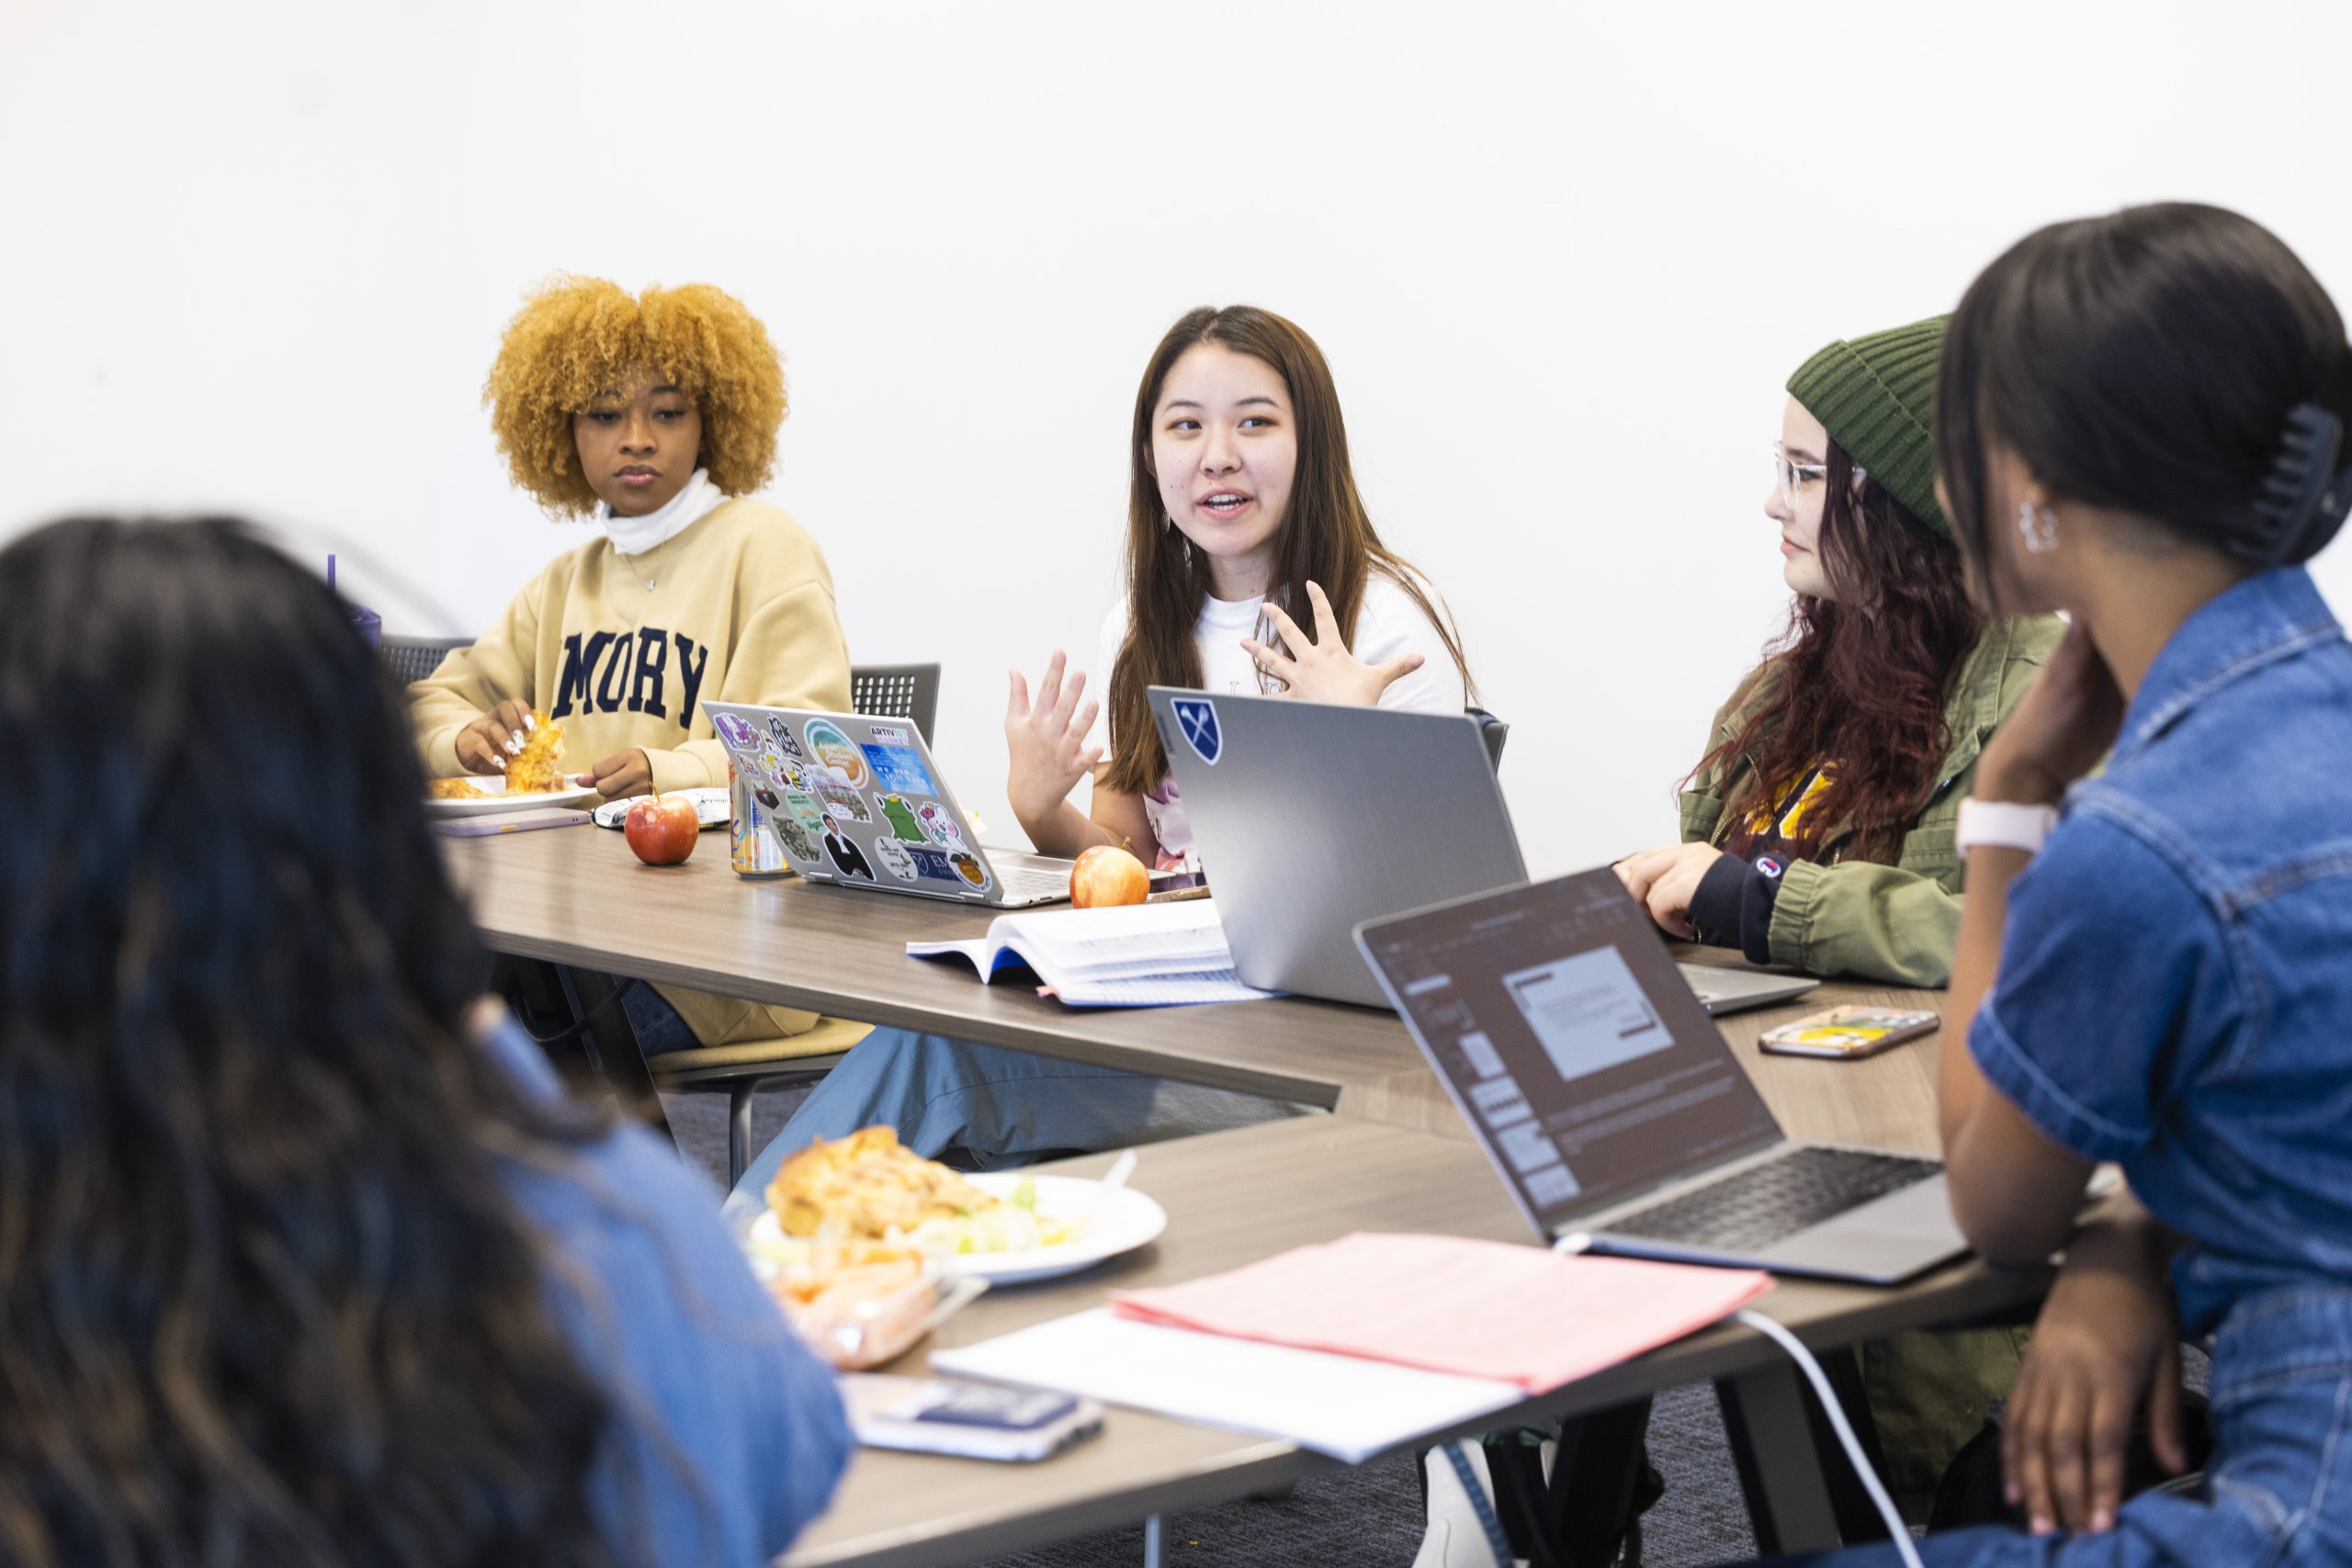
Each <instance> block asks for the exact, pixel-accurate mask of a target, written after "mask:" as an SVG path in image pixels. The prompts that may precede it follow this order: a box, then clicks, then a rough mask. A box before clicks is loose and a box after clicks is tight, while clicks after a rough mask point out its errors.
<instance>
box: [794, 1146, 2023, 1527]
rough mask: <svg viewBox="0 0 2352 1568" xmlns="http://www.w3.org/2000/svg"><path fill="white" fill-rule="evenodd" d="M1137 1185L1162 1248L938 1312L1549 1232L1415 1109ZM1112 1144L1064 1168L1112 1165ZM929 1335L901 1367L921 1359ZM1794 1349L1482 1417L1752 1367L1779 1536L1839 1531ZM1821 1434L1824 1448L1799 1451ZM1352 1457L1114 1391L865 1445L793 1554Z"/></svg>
mask: <svg viewBox="0 0 2352 1568" xmlns="http://www.w3.org/2000/svg"><path fill="white" fill-rule="evenodd" d="M1141 1153H1142V1161H1141V1163H1140V1164H1139V1165H1138V1166H1137V1168H1136V1174H1135V1185H1136V1187H1137V1188H1138V1189H1139V1190H1143V1191H1146V1192H1148V1193H1150V1194H1151V1196H1152V1197H1154V1198H1155V1199H1157V1200H1159V1202H1160V1203H1161V1205H1162V1206H1164V1207H1165V1208H1166V1209H1167V1211H1168V1230H1167V1232H1166V1234H1165V1235H1162V1236H1161V1237H1160V1238H1159V1241H1158V1242H1156V1243H1154V1244H1153V1245H1152V1246H1150V1247H1145V1248H1142V1249H1141V1250H1139V1251H1137V1252H1135V1253H1131V1254H1129V1255H1127V1256H1126V1257H1125V1258H1118V1259H1114V1260H1113V1261H1112V1262H1110V1263H1107V1264H1104V1265H1102V1266H1100V1267H1098V1268H1096V1269H1091V1270H1089V1271H1088V1272H1087V1273H1085V1274H1083V1275H1080V1276H1076V1277H1074V1278H1072V1279H1070V1280H1063V1281H1055V1282H1046V1283H1041V1284H1038V1285H1033V1286H1025V1287H1016V1288H1012V1289H1006V1290H999V1291H994V1292H989V1294H987V1295H984V1296H982V1297H981V1298H980V1299H979V1301H978V1302H977V1303H974V1304H973V1305H972V1306H971V1307H969V1308H967V1310H966V1311H965V1312H964V1313H962V1314H959V1315H958V1316H956V1318H953V1319H951V1320H950V1321H949V1322H948V1323H947V1324H945V1325H943V1326H942V1327H941V1328H940V1330H939V1331H938V1335H937V1341H938V1343H940V1344H944V1345H965V1344H970V1343H972V1342H974V1341H976V1340H979V1339H987V1338H992V1337H995V1336H997V1335H1000V1334H1005V1333H1010V1332H1011V1331H1012V1330H1013V1329H1016V1328H1022V1327H1025V1326H1027V1325H1030V1324H1033V1323H1036V1322H1040V1321H1042V1320H1044V1319H1046V1318H1052V1317H1059V1316H1062V1315H1064V1314H1069V1313H1073V1312H1080V1311H1082V1310H1084V1309H1086V1308H1089V1307H1091V1306H1095V1305H1098V1304H1100V1303H1101V1301H1102V1298H1103V1292H1105V1291H1107V1290H1111V1289H1114V1288H1115V1289H1123V1290H1124V1289H1134V1288H1137V1287H1140V1286H1146V1285H1159V1284H1170V1283H1174V1282H1176V1281H1179V1280H1190V1279H1195V1278H1198V1277H1199V1276H1201V1275H1203V1274H1209V1273H1215V1272H1217V1271H1219V1270H1222V1269H1231V1268H1236V1267H1238V1266H1239V1265H1241V1264H1244V1263H1248V1262H1252V1261H1254V1260H1256V1259H1258V1258H1264V1257H1267V1256H1269V1255H1271V1254H1272V1253H1275V1252H1279V1251H1282V1250H1283V1249H1285V1248H1288V1247H1297V1246H1302V1245H1305V1244H1306V1243H1310V1242H1317V1241H1329V1240H1331V1239H1333V1238H1335V1237H1337V1236H1340V1235H1345V1234H1346V1233H1348V1232H1350V1231H1352V1230H1369V1229H1385V1230H1402V1231H1436V1232H1444V1233H1449V1234H1452V1235H1469V1236H1480V1237H1485V1238H1487V1239H1490V1240H1496V1241H1512V1242H1523V1243H1529V1244H1532V1242H1533V1240H1534V1235H1533V1233H1532V1231H1531V1230H1530V1229H1529V1228H1528V1225H1527V1224H1526V1222H1525V1221H1524V1220H1522V1219H1521V1218H1520V1216H1519V1213H1518V1212H1517V1211H1516V1210H1515V1209H1513V1208H1512V1207H1511V1205H1510V1201H1509V1199H1507V1198H1506V1197H1505V1196H1504V1193H1503V1189H1502V1186H1501V1183H1500V1182H1499V1181H1498V1179H1496V1176H1495V1173H1494V1171H1493V1169H1492V1168H1490V1167H1489V1166H1488V1165H1487V1161H1486V1159H1485V1157H1484V1156H1482V1155H1481V1154H1480V1153H1479V1152H1478V1150H1477V1149H1476V1147H1475V1146H1474V1145H1470V1144H1468V1143H1465V1142H1461V1141H1458V1140H1454V1139H1450V1138H1440V1137H1436V1136H1433V1135H1431V1134H1426V1133H1416V1132H1412V1131H1409V1130H1408V1129H1405V1128H1399V1127H1385V1126H1380V1125H1377V1124H1375V1123H1371V1122H1353V1121H1347V1120H1343V1119H1340V1118H1336V1117H1328V1116H1308V1117H1296V1118H1292V1119H1290V1120H1286V1121H1283V1122H1269V1123H1266V1124H1263V1125H1261V1126H1256V1127H1248V1128H1243V1129H1241V1130H1239V1131H1237V1132H1231V1133H1218V1134H1211V1135H1208V1136H1205V1137H1199V1138H1186V1139H1182V1140H1181V1141H1179V1142H1176V1143H1171V1144H1156V1145H1151V1146H1150V1147H1148V1148H1146V1149H1144V1150H1142V1151H1141ZM1107 1163H1108V1161H1107V1157H1106V1156H1095V1157H1091V1158H1088V1159H1083V1160H1072V1161H1069V1162H1066V1163H1064V1164H1062V1165H1058V1166H1055V1167H1051V1168H1052V1169H1057V1170H1067V1171H1069V1172H1071V1173H1074V1174H1079V1175H1090V1176H1091V1175H1095V1174H1098V1173H1099V1172H1100V1171H1101V1170H1102V1168H1103V1166H1104V1165H1105V1164H1107ZM2046 1283H2047V1281H2046V1279H2045V1278H2044V1277H2043V1276H2041V1275H2040V1274H2038V1273H2023V1274H2020V1273H2014V1272H2004V1271H2000V1270H1996V1269H1987V1268H1985V1266H1983V1265H1982V1264H1979V1263H1975V1262H1973V1261H1971V1262H1963V1263H1959V1264H1955V1265H1953V1266H1951V1267H1950V1268H1947V1269H1941V1270H1939V1271H1938V1272H1937V1273H1935V1274H1932V1275H1930V1276H1928V1278H1927V1279H1925V1280H1920V1281H1917V1282H1915V1283H1914V1284H1912V1285H1909V1286H1906V1287H1905V1288H1903V1289H1900V1290H1880V1289H1874V1288H1870V1287H1864V1286H1844V1285H1827V1284H1818V1283H1811V1282H1806V1281H1800V1280H1790V1281H1787V1282H1784V1283H1782V1284H1781V1285H1780V1286H1779V1287H1778V1288H1776V1289H1775V1290H1774V1291H1773V1292H1772V1293H1771V1294H1770V1295H1769V1296H1767V1297H1766V1298H1765V1299H1764V1301H1763V1303H1761V1306H1762V1310H1764V1311H1766V1312H1769V1313H1770V1314H1771V1315H1772V1316H1773V1317H1775V1318H1778V1319H1779V1320H1780V1321H1781V1322H1783V1323H1785V1324H1787V1325H1790V1326H1791V1327H1792V1328H1794V1329H1796V1330H1797V1332H1798V1333H1799V1334H1800V1335H1801V1336H1802V1337H1804V1338H1805V1339H1806V1340H1808V1341H1809V1342H1812V1343H1814V1344H1816V1345H1822V1346H1832V1345H1841V1344H1847V1343H1850V1342H1852V1341H1854V1340H1856V1339H1860V1338H1867V1337H1875V1336H1878V1335H1882V1334H1887V1333H1893V1332H1895V1331H1897V1330H1901V1329H1905V1328H1915V1327H1919V1326H1923V1325H1928V1324H1931V1323H1936V1322H1940V1321H1945V1320H1949V1319H1951V1318H1953V1317H1956V1316H1962V1315H1967V1314H1978V1313H1984V1312H1990V1311H1995V1310H1998V1309H2001V1308H2004V1307H2007V1306H2010V1305H2013V1304H2015V1303H2020V1302H2026V1301H2030V1300H2032V1299H2034V1298H2035V1297H2037V1296H2038V1295H2039V1294H2040V1293H2041V1291H2042V1289H2043V1288H2044V1287H2045V1285H2046ZM927 1359H928V1358H927V1355H926V1352H925V1350H924V1349H918V1350H916V1351H914V1352H911V1353H910V1354H909V1355H908V1356H906V1357H904V1358H901V1359H900V1360H899V1362H898V1363H896V1364H894V1365H893V1366H892V1367H891V1368H890V1369H889V1370H890V1371H922V1369H923V1368H924V1367H925V1365H926V1364H927ZM1787 1367H1788V1363H1787V1361H1786V1360H1785V1359H1784V1358H1783V1357H1782V1356H1781V1352H1780V1350H1778V1349H1777V1348H1774V1347H1772V1346H1771V1345H1770V1343H1769V1342H1767V1341H1766V1340H1765V1339H1764V1338H1763V1337H1762V1336H1760V1335H1758V1334H1756V1333H1755V1332H1753V1331H1751V1330H1749V1329H1746V1328H1742V1327H1739V1326H1737V1325H1728V1326H1723V1327H1717V1328H1713V1329H1710V1330H1708V1331H1706V1332H1704V1333H1702V1334H1697V1335H1693V1336H1691V1337H1689V1338H1686V1339H1682V1340H1678V1341H1677V1342H1675V1343H1674V1344H1672V1345H1668V1346H1666V1347H1664V1348H1660V1349H1658V1350H1656V1351H1654V1352H1652V1353H1651V1354H1649V1355H1647V1356H1645V1357H1643V1358H1641V1359H1638V1360H1635V1361H1630V1362H1627V1363H1624V1364H1623V1365H1621V1366H1617V1367H1612V1368H1611V1369H1609V1370H1608V1371H1603V1372H1600V1373H1597V1374H1595V1375H1594V1376H1592V1377H1589V1378H1584V1379H1580V1380H1579V1381H1577V1382H1575V1383H1572V1384H1570V1385H1569V1386H1567V1387H1566V1388H1565V1389H1562V1390H1559V1391H1557V1392H1556V1393H1552V1394H1549V1395H1545V1396H1543V1397H1541V1398H1538V1399H1535V1400H1532V1401H1530V1402H1529V1403H1528V1404H1527V1405H1525V1406H1523V1407H1521V1409H1519V1410H1515V1411H1508V1412H1504V1413H1502V1414H1500V1415H1497V1416H1487V1417H1483V1418H1481V1419H1480V1420H1479V1421H1478V1422H1477V1423H1476V1427H1477V1428H1479V1429H1485V1428H1489V1427H1498V1426H1504V1425H1508V1424H1510V1423H1511V1422H1512V1421H1514V1420H1519V1419H1526V1418H1532V1417H1533V1416H1538V1415H1543V1414H1555V1415H1577V1414H1581V1413H1585V1412H1589V1411H1597V1410H1603V1409H1608V1408H1610V1407H1612V1406H1614V1405H1618V1404H1624V1403H1625V1402H1627V1401H1629V1400H1632V1399H1636V1398H1639V1397H1641V1396H1643V1395H1645V1394H1649V1393H1657V1392H1658V1391H1660V1390H1663V1389H1668V1388H1673V1387H1678V1386H1679V1385H1681V1384H1684V1383H1689V1382H1702V1381H1706V1380H1711V1379H1712V1380H1720V1381H1727V1382H1732V1383H1734V1384H1736V1385H1737V1386H1738V1388H1739V1390H1740V1397H1739V1398H1738V1399H1737V1400H1736V1402H1727V1405H1726V1408H1727V1410H1731V1409H1732V1408H1733V1407H1734V1406H1735V1405H1736V1411H1737V1414H1736V1415H1735V1416H1734V1418H1735V1419H1738V1420H1745V1421H1746V1422H1747V1424H1748V1426H1749V1427H1750V1428H1751V1429H1752V1431H1753V1432H1755V1433H1756V1434H1758V1435H1757V1436H1755V1437H1754V1438H1751V1441H1752V1444H1753V1446H1754V1447H1755V1448H1756V1450H1758V1455H1759V1458H1760V1459H1762V1460H1763V1461H1765V1462H1766V1463H1767V1464H1768V1465H1769V1466H1772V1467H1774V1468H1773V1469H1772V1471H1771V1472H1770V1473H1768V1474H1767V1475H1766V1476H1764V1477H1762V1478H1761V1479H1762V1480H1763V1482H1764V1483H1765V1486H1766V1488H1767V1490H1768V1491H1769V1492H1770V1493H1771V1497H1770V1501H1769V1503H1768V1504H1767V1506H1768V1507H1770V1508H1771V1509H1773V1510H1776V1517H1775V1518H1774V1527H1775V1529H1777V1533H1778V1534H1779V1535H1780V1537H1781V1544H1782V1545H1783V1546H1784V1547H1786V1546H1792V1545H1798V1544H1804V1543H1807V1542H1811V1543H1813V1544H1830V1543H1832V1542H1833V1541H1834V1540H1835V1536H1834V1531H1833V1530H1832V1529H1831V1527H1829V1526H1828V1525H1827V1523H1826V1518H1825V1517H1824V1516H1823V1515H1821V1514H1820V1513H1819V1512H1818V1510H1819V1509H1820V1508H1822V1507H1824V1506H1826V1505H1825V1504H1822V1503H1819V1502H1816V1501H1809V1500H1808V1499H1807V1498H1806V1497H1805V1495H1804V1486H1805V1484H1806V1483H1807V1481H1808V1479H1810V1480H1811V1481H1812V1483H1814V1484H1815V1485H1817V1483H1818V1477H1817V1475H1816V1476H1814V1477H1811V1478H1808V1477H1807V1476H1805V1475H1804V1473H1803V1465H1804V1461H1805V1460H1806V1458H1807V1455H1808V1453H1809V1450H1810V1444H1809V1443H1807V1442H1805V1441H1804V1440H1803V1439H1802V1438H1800V1440H1799V1441H1798V1442H1797V1443H1796V1444H1795V1445H1794V1450H1792V1448H1791V1446H1790V1445H1789V1444H1788V1443H1787V1442H1786V1441H1785V1438H1771V1439H1767V1438H1764V1437H1763V1436H1762V1435H1761V1434H1763V1433H1764V1432H1765V1431H1767V1430H1770V1431H1772V1432H1776V1433H1782V1434H1784V1433H1785V1432H1786V1431H1787V1430H1789V1429H1790V1428H1789V1427H1788V1426H1787V1425H1786V1424H1787V1423H1789V1422H1791V1421H1792V1420H1793V1422H1794V1430H1796V1431H1797V1432H1799V1433H1802V1432H1803V1430H1804V1422H1803V1419H1802V1417H1801V1416H1799V1415H1798V1414H1797V1412H1796V1409H1795V1406H1794V1404H1793V1401H1794V1400H1795V1398H1796V1393H1795V1383H1794V1381H1793V1379H1792V1377H1791V1375H1790V1373H1789V1372H1788V1371H1787ZM1796 1450H1804V1451H1796ZM1333 1462H1335V1461H1329V1460H1327V1459H1323V1458H1321V1457H1319V1456H1317V1455H1315V1454H1311V1453H1307V1452H1306V1451H1304V1450H1299V1449H1296V1448H1295V1447H1293V1446H1292V1445H1290V1444H1289V1443H1285V1442H1281V1441H1277V1440H1272V1439H1269V1438H1253V1437H1245V1436H1241V1435H1238V1434H1235V1433H1229V1432H1218V1431H1214V1430H1211V1429H1209V1428H1206V1427H1195V1426H1192V1425H1190V1424H1187V1423H1184V1422H1181V1421H1175V1420H1170V1419H1168V1418H1166V1417H1163V1416H1152V1415H1148V1414H1145V1413H1142V1412H1139V1411H1131V1410H1114V1411H1112V1412H1111V1413H1110V1415H1109V1417H1108V1419H1107V1422H1106V1425H1105V1427H1104V1430H1103V1436H1102V1437H1100V1438H1096V1439H1095V1440H1093V1441H1091V1442H1088V1443H1084V1444H1081V1445H1080V1446H1079V1447H1077V1448H1075V1449H1072V1450H1069V1451H1068V1452H1065V1453H1063V1454H1061V1455H1059V1456H1057V1457H1056V1458H1054V1459H1051V1460H1047V1461H1044V1462H1042V1463H1039V1464H1034V1465H988V1464H979V1463H975V1462H971V1461H960V1460H952V1459H941V1458H934V1457H929V1456H923V1455H915V1454H899V1453H888V1452H881V1451H876V1450H861V1451H860V1452H859V1453H858V1454H857V1456H856V1457H855V1459H854V1460H853V1461H851V1465H850V1469H849V1473H848V1475H847V1476H846V1478H845V1479H844V1480H843V1482H842V1488H841V1491H840V1493H839V1494H838V1495H837V1496H836V1497H835V1499H834V1503H833V1506H832V1508H831V1510H830V1511H829V1512H828V1513H826V1514H825V1515H824V1517H821V1518H820V1519H819V1520H818V1521H817V1522H816V1523H815V1524H813V1525H812V1526H810V1527H809V1532H808V1534H807V1535H806V1536H804V1537H803V1538H802V1540H801V1541H800V1543H799V1544H798V1546H797V1548H796V1549H795V1550H794V1551H793V1552H792V1554H791V1556H790V1558H789V1559H788V1562H791V1563H794V1564H817V1563H826V1564H842V1563H859V1564H864V1565H867V1568H888V1565H914V1564H944V1563H954V1562H966V1561H968V1560H971V1559H974V1558H978V1557H982V1556H987V1555H989V1554H992V1553H996V1552H1002V1551H1018V1550H1022V1549H1023V1548H1027V1547H1032V1546H1036V1545H1040V1544H1042V1543H1044V1542H1046V1541H1048V1540H1059V1539H1063V1538H1066V1537H1069V1536H1071V1535H1076V1534H1080V1533H1083V1532H1085V1531H1088V1530H1092V1529H1106V1528H1109V1527H1112V1526H1115V1525H1121V1524H1131V1523H1133V1522H1134V1521H1135V1520H1136V1519H1137V1518H1140V1517H1145V1516H1147V1515H1154V1514H1161V1513H1165V1512H1168V1511H1170V1510H1174V1509H1181V1508H1185V1507H1197V1506H1203V1505H1204V1504H1208V1503H1212V1502H1216V1501H1219V1500H1222V1499H1225V1498H1229V1497H1236V1496H1240V1495H1246V1494H1249V1493H1252V1492H1260V1491H1264V1490H1267V1489H1270V1488H1272V1487H1277V1486H1280V1485H1283V1484H1284V1483H1288V1482H1291V1481H1294V1480H1295V1479H1296V1478H1297V1477H1299V1476H1300V1475H1302V1474H1304V1473H1306V1472H1310V1471H1313V1470H1317V1469H1322V1468H1328V1467H1329V1465H1331V1464H1332V1463H1333Z"/></svg>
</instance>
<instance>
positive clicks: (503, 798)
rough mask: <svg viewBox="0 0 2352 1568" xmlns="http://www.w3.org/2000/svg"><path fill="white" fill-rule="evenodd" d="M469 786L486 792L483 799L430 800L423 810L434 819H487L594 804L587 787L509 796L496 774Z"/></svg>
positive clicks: (470, 781) (476, 779) (471, 779)
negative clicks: (498, 814) (495, 815)
mask: <svg viewBox="0 0 2352 1568" xmlns="http://www.w3.org/2000/svg"><path fill="white" fill-rule="evenodd" d="M466 782H467V783H468V784H471V785H473V786H474V787H475V788H476V789H478V790H481V791H483V792H484V794H483V795H482V797H481V798H480V799H471V798H463V797H461V798H459V799H457V800H435V799H433V798H432V797H431V796H429V795H428V796H427V797H426V798H425V802H424V809H425V810H426V811H427V812H429V813H430V814H431V815H433V816H435V817H487V816H489V815H491V814H492V813H493V812H500V811H537V810H539V809H541V808H542V807H549V806H577V805H578V804H579V803H580V802H582V801H583V800H594V799H595V798H596V792H595V791H594V789H591V788H590V787H589V786H587V785H586V784H573V785H572V786H571V787H570V788H569V789H543V790H540V791H539V792H538V793H537V794H536V795H509V794H507V793H506V781H505V780H504V779H503V778H500V777H498V776H497V775H495V774H484V775H482V776H480V777H469V778H468V779H467V780H466Z"/></svg>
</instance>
